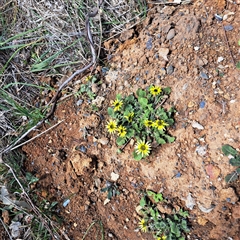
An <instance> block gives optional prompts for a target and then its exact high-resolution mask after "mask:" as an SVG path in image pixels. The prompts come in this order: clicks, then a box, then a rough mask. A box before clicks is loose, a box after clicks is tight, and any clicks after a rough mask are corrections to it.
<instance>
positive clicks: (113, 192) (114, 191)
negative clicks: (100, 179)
mask: <svg viewBox="0 0 240 240" xmlns="http://www.w3.org/2000/svg"><path fill="white" fill-rule="evenodd" d="M101 192H108V195H107V198H108V199H109V200H110V199H111V198H112V197H115V196H117V195H119V194H120V192H119V191H118V186H117V184H116V183H112V182H108V181H107V182H106V187H105V188H102V189H101Z"/></svg>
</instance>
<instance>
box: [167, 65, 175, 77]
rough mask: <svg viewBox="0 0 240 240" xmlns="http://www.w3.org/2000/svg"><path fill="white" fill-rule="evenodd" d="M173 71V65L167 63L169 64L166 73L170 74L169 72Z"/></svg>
mask: <svg viewBox="0 0 240 240" xmlns="http://www.w3.org/2000/svg"><path fill="white" fill-rule="evenodd" d="M173 71H174V67H173V66H172V65H169V66H168V67H167V74H168V75H171V74H172V73H173Z"/></svg>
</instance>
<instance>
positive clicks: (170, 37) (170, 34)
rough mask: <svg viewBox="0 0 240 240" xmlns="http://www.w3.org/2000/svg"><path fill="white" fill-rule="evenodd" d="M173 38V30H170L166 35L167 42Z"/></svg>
mask: <svg viewBox="0 0 240 240" xmlns="http://www.w3.org/2000/svg"><path fill="white" fill-rule="evenodd" d="M174 36H175V30H174V29H171V30H170V31H169V32H168V34H167V40H171V39H172V38H174Z"/></svg>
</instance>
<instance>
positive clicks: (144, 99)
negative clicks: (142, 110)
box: [138, 97, 148, 107]
mask: <svg viewBox="0 0 240 240" xmlns="http://www.w3.org/2000/svg"><path fill="white" fill-rule="evenodd" d="M138 102H139V103H140V105H141V106H142V107H146V106H147V104H148V100H147V99H146V98H143V97H139V98H138Z"/></svg>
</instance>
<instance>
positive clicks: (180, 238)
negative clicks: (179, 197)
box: [139, 191, 190, 240]
mask: <svg viewBox="0 0 240 240" xmlns="http://www.w3.org/2000/svg"><path fill="white" fill-rule="evenodd" d="M164 202H167V200H165V199H164V198H163V196H162V194H161V193H154V192H153V191H147V192H146V193H145V194H144V196H143V197H142V198H141V200H140V206H141V215H142V219H141V221H140V222H139V228H140V229H141V231H143V232H150V233H152V234H153V237H154V238H155V239H157V240H184V239H185V237H184V233H187V232H189V231H190V230H189V228H188V226H187V217H188V212H187V211H183V210H182V209H180V211H179V212H177V211H176V210H175V209H173V210H172V214H167V213H162V212H160V211H159V209H158V207H157V206H158V204H163V203H164Z"/></svg>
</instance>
